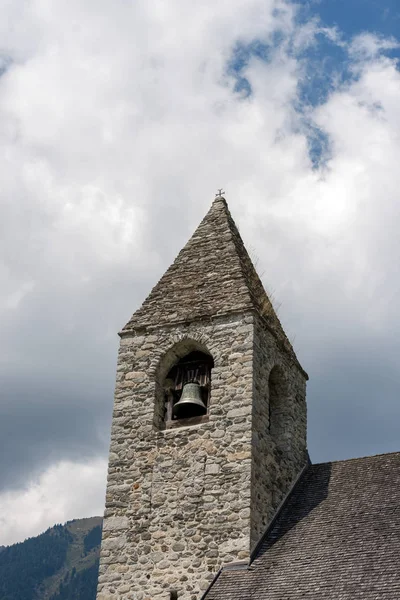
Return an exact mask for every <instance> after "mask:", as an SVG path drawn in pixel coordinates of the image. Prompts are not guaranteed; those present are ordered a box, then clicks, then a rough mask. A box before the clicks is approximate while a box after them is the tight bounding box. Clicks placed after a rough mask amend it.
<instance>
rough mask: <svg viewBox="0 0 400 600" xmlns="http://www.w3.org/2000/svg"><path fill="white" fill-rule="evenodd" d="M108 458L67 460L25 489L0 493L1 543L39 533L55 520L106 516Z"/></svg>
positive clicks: (62, 521) (59, 521) (53, 467)
mask: <svg viewBox="0 0 400 600" xmlns="http://www.w3.org/2000/svg"><path fill="white" fill-rule="evenodd" d="M106 475H107V461H106V460H105V459H97V460H94V461H91V462H88V463H87V464H80V463H73V462H69V461H63V462H60V463H57V464H55V465H53V466H52V467H50V468H49V469H48V470H47V471H46V472H45V473H43V474H42V475H41V476H40V477H39V478H38V479H37V480H35V481H31V482H30V483H29V484H28V485H27V487H26V488H25V489H24V490H19V491H17V492H16V491H10V492H6V493H3V494H1V495H0V515H1V516H0V531H1V534H0V545H8V544H13V543H15V542H19V541H21V540H23V539H25V538H27V537H32V536H35V535H38V534H40V533H42V532H43V531H45V530H46V529H47V528H48V527H49V526H51V525H53V524H55V523H65V522H66V521H70V520H72V519H77V518H79V519H80V518H84V517H93V516H95V515H98V516H102V515H103V512H104V496H105V481H106Z"/></svg>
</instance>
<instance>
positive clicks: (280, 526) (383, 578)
mask: <svg viewBox="0 0 400 600" xmlns="http://www.w3.org/2000/svg"><path fill="white" fill-rule="evenodd" d="M227 599H230V600H323V599H324V600H325V599H329V600H378V599H379V600H399V599H400V453H394V454H383V455H380V456H372V457H367V458H361V459H353V460H347V461H341V462H333V463H324V464H317V465H311V466H310V467H309V468H308V469H307V470H306V472H305V473H304V474H303V475H302V477H301V478H300V480H299V482H298V483H297V484H296V486H295V488H294V490H293V492H292V493H291V495H290V496H289V498H288V499H287V501H286V503H285V504H284V506H283V508H282V509H281V511H280V513H279V514H278V515H277V518H276V520H275V521H274V522H273V524H272V526H271V527H270V529H269V531H268V532H267V533H266V535H265V536H264V538H263V540H262V542H261V544H260V545H259V547H258V550H257V552H256V556H255V557H254V560H253V562H252V563H251V565H250V567H248V568H247V569H245V570H223V571H222V572H221V574H220V576H219V577H218V578H217V579H216V581H215V583H214V585H213V586H212V587H211V589H210V590H209V591H208V593H207V594H206V600H227Z"/></svg>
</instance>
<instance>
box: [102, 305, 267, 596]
mask: <svg viewBox="0 0 400 600" xmlns="http://www.w3.org/2000/svg"><path fill="white" fill-rule="evenodd" d="M253 320H254V317H253V316H252V314H251V313H250V314H248V315H247V316H243V315H242V316H234V315H233V316H232V315H231V316H229V317H219V318H215V319H213V320H211V319H209V320H207V321H202V322H197V323H192V324H190V325H174V326H173V327H168V326H164V327H159V328H154V329H150V328H147V329H142V330H141V331H137V332H136V334H135V333H131V334H129V335H126V336H124V337H123V338H122V339H121V345H120V351H119V359H118V368H117V382H116V391H115V404H114V414H113V424H112V435H111V448H110V456H109V472H108V485H107V497H106V512H105V519H104V526H103V540H102V546H101V557H100V572H99V585H98V595H97V600H111V599H112V600H170V597H171V596H170V593H171V591H172V590H176V591H177V592H178V598H179V600H195V599H196V600H198V599H199V598H200V597H201V594H202V592H203V591H204V590H205V588H206V587H207V585H208V583H209V581H210V579H211V578H212V576H213V575H214V574H215V573H216V572H217V571H218V569H219V568H220V566H221V565H223V564H224V563H227V562H231V561H235V560H243V559H247V558H248V557H249V552H250V503H251V462H252V461H251V443H252V433H251V430H252V426H251V418H252V414H251V413H252V392H253V350H254V347H255V346H254V339H253ZM187 340H193V341H194V342H197V343H199V344H200V345H201V347H206V348H207V349H208V350H209V352H210V353H211V354H212V356H213V358H214V363H215V367H214V369H213V371H212V379H211V399H210V409H209V421H208V422H206V423H201V424H198V425H194V426H191V427H183V428H178V429H167V430H157V429H156V428H155V426H154V415H155V412H157V411H155V398H156V396H157V394H156V387H157V386H156V380H157V373H158V372H159V370H160V368H161V367H160V365H161V366H162V361H163V357H164V356H165V355H166V354H167V353H168V350H169V349H170V348H171V347H172V346H174V344H177V346H176V347H177V348H178V347H179V344H180V343H182V344H187V343H188V342H187ZM268 364H269V363H268ZM259 368H260V367H259Z"/></svg>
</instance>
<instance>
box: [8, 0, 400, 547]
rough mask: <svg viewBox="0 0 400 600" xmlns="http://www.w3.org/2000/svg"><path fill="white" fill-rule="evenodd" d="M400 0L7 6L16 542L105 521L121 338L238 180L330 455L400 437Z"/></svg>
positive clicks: (316, 427) (74, 0) (241, 222)
mask: <svg viewBox="0 0 400 600" xmlns="http://www.w3.org/2000/svg"><path fill="white" fill-rule="evenodd" d="M398 40H400V9H399V7H398V2H397V0H383V1H378V0H320V1H319V2H318V1H317V0H315V1H313V0H310V1H309V2H307V3H305V2H301V3H298V4H296V3H294V2H291V1H284V0H229V1H227V0H221V1H219V2H216V1H215V0H213V1H211V0H203V1H202V2H196V1H194V0H151V1H149V0H113V1H112V2H111V1H108V2H107V1H106V0H83V1H82V0H57V1H56V2H54V0H3V3H2V18H1V20H0V74H1V76H0V156H1V169H0V248H1V252H0V286H1V294H0V335H1V340H2V344H1V350H0V398H1V402H0V404H1V406H0V443H1V452H0V461H1V464H0V545H1V544H7V543H12V542H15V541H19V540H23V539H24V538H25V537H27V536H30V535H36V534H37V533H39V532H41V531H42V530H44V529H45V528H46V527H47V526H50V525H52V524H54V523H55V522H63V521H65V520H67V519H71V518H78V517H84V516H90V515H94V514H101V513H102V511H103V499H104V492H105V477H106V460H107V451H108V443H109V429H110V418H111V411H112V395H113V387H114V372H115V366H116V353H117V346H118V336H117V332H118V331H119V330H120V328H121V327H122V326H123V325H124V324H125V322H126V321H127V320H128V319H129V317H130V316H131V313H132V312H133V311H134V310H135V309H136V308H137V307H138V306H139V305H140V303H141V302H142V301H143V299H144V297H145V296H146V293H147V292H148V291H149V290H150V288H151V287H152V286H153V285H154V283H155V282H156V281H157V280H158V278H159V277H160V276H161V275H162V273H163V272H164V270H165V269H166V268H167V267H168V265H169V264H170V263H171V262H172V260H173V259H174V257H175V255H176V254H177V252H178V251H179V249H180V248H181V247H182V246H183V245H184V243H185V242H186V240H187V239H188V237H189V236H190V235H191V233H192V232H193V230H194V228H195V227H196V226H197V224H198V223H199V221H200V220H201V218H202V217H203V216H204V214H205V212H206V211H207V210H208V208H209V206H210V203H211V201H212V199H213V197H214V193H215V191H216V189H217V188H219V187H221V186H224V189H225V191H226V197H227V200H228V202H229V206H230V209H231V212H232V214H233V216H234V218H235V220H236V222H237V224H238V226H239V228H240V231H241V233H242V236H243V238H244V240H245V243H246V244H247V246H248V248H249V250H250V253H251V255H252V257H253V258H254V260H255V261H256V263H257V268H258V270H259V273H260V275H261V276H262V279H263V281H264V284H265V286H266V289H267V290H268V291H269V292H270V294H271V295H272V298H273V300H274V303H275V306H276V307H277V308H278V314H279V316H280V318H281V321H282V323H283V324H284V327H285V328H286V331H287V333H288V336H289V338H290V339H291V341H292V342H293V344H294V347H295V349H296V352H297V354H298V356H299V359H300V361H301V362H302V364H303V366H304V368H305V369H306V370H307V371H308V373H309V374H310V382H309V386H308V401H309V449H310V454H311V458H312V460H313V461H314V462H319V461H327V460H334V459H342V458H349V457H353V456H363V455H368V454H375V453H381V452H390V451H395V450H399V449H400V443H399V434H398V430H399V421H400V402H399V395H400V394H399V392H400V375H399V371H400V370H399V367H400V364H399V363H400V348H399V346H400V343H399V339H400V319H399V317H400V309H399V302H398V297H399V292H400V290H399V287H400V274H399V267H398V265H399V233H398V225H399V201H400V195H399V194H400V192H399V190H400V168H399V165H400V110H399V107H400V72H399V68H398V63H397V60H398V58H399V57H400V47H399V42H398Z"/></svg>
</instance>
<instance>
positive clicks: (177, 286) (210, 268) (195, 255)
mask: <svg viewBox="0 0 400 600" xmlns="http://www.w3.org/2000/svg"><path fill="white" fill-rule="evenodd" d="M246 310H256V311H257V312H258V313H259V314H260V315H261V316H262V317H263V319H264V320H265V322H266V324H267V325H268V327H269V328H270V330H271V331H272V333H274V335H275V337H277V339H278V340H279V341H280V342H281V345H282V346H283V347H284V349H286V351H288V352H289V353H291V354H292V355H293V356H295V355H294V351H293V349H292V346H291V344H290V342H289V340H288V339H287V337H286V335H285V333H284V331H283V328H282V326H281V324H280V321H279V319H278V317H277V315H276V313H275V311H274V309H273V307H272V304H271V302H270V300H269V298H268V296H267V294H266V292H265V290H264V288H263V285H262V283H261V280H260V278H259V277H258V275H257V273H256V270H255V268H254V266H253V264H252V261H251V259H250V257H249V255H248V253H247V250H246V248H245V247H244V244H243V241H242V238H241V237H240V234H239V231H238V229H237V227H236V225H235V223H234V221H233V219H232V217H231V214H230V212H229V209H228V206H227V203H226V200H225V199H224V198H222V197H217V198H216V199H215V200H214V202H213V204H212V206H211V208H210V210H209V211H208V213H207V215H206V216H205V217H204V219H203V220H202V222H201V223H200V225H199V226H198V228H197V229H196V231H195V232H194V234H193V235H192V237H191V238H190V240H189V241H188V242H187V244H186V246H185V247H184V248H183V249H182V250H181V251H180V252H179V254H178V256H177V258H176V259H175V261H174V262H173V264H172V265H171V266H170V267H169V269H168V270H167V271H166V273H165V274H164V275H163V276H162V278H161V279H160V281H159V282H158V283H157V285H156V286H155V287H154V288H153V289H152V291H151V292H150V294H149V296H148V297H147V298H146V300H145V301H144V302H143V304H142V306H141V307H140V308H139V309H138V310H137V311H136V312H135V313H134V315H133V316H132V318H131V319H130V320H129V321H128V323H127V324H126V325H125V327H124V328H123V329H122V332H121V333H122V334H123V333H124V332H127V331H130V330H132V329H135V328H138V327H143V326H148V325H153V326H154V325H163V324H172V323H177V322H185V321H192V320H195V319H200V318H209V317H213V316H217V315H224V314H228V313H235V312H241V311H246Z"/></svg>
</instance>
